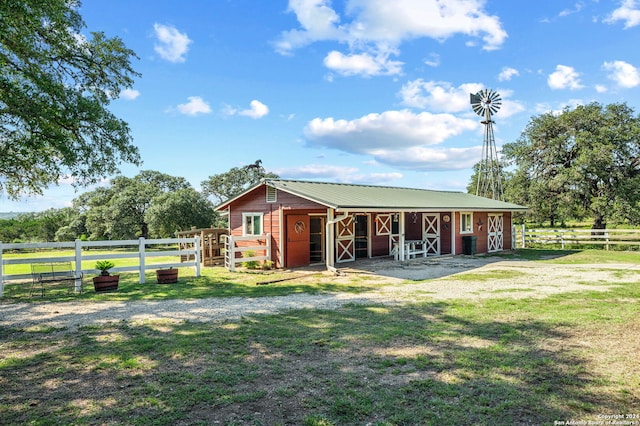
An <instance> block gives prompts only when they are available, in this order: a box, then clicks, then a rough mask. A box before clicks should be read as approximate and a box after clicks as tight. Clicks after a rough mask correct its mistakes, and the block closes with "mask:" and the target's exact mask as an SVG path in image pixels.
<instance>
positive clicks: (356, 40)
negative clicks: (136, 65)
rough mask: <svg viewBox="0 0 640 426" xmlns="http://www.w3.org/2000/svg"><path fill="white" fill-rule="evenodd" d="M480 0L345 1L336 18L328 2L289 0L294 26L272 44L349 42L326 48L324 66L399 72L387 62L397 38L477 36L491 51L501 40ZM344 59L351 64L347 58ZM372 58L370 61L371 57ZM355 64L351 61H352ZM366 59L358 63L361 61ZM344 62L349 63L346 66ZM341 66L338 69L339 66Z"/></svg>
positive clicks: (285, 50)
mask: <svg viewBox="0 0 640 426" xmlns="http://www.w3.org/2000/svg"><path fill="white" fill-rule="evenodd" d="M484 3H485V2H484V1H483V0H395V1H393V2H390V1H389V0H350V1H348V2H347V4H346V7H345V14H344V16H340V15H339V14H338V13H337V12H336V10H334V9H333V8H332V7H331V2H330V1H329V0H289V9H288V11H289V12H293V13H295V15H296V17H297V19H298V22H299V24H300V28H299V29H292V30H289V31H285V32H283V33H282V34H281V35H280V37H279V39H278V40H277V41H276V42H275V43H274V45H275V49H276V50H277V51H278V52H279V53H281V54H291V53H292V52H293V51H294V50H295V49H298V48H301V47H303V46H306V45H309V44H311V43H314V42H317V41H337V42H340V43H345V44H347V45H348V46H349V49H350V52H349V53H340V55H341V56H338V55H336V53H338V52H335V53H334V52H332V53H331V54H329V55H332V56H329V55H328V56H327V59H325V65H327V66H330V65H331V64H334V65H335V62H334V61H338V65H341V66H342V67H347V69H348V70H350V71H349V72H344V74H345V75H355V74H363V75H374V74H371V73H366V72H361V73H358V72H356V70H357V69H358V66H359V67H364V69H365V70H371V69H375V65H376V64H377V65H378V66H381V68H380V69H381V70H384V72H383V73H385V74H394V73H398V72H399V71H400V69H399V68H400V66H401V65H402V63H401V62H394V61H389V59H388V57H389V55H390V54H398V52H397V49H398V47H399V46H400V45H401V44H402V42H403V41H406V40H412V39H416V38H422V37H428V38H432V39H436V40H439V41H442V40H445V39H447V38H449V37H453V36H455V35H458V34H463V35H466V36H467V37H471V38H473V39H481V40H482V42H483V49H485V50H495V49H498V48H500V47H501V46H502V44H503V43H504V41H505V40H506V38H507V33H506V31H505V30H504V29H503V28H502V24H501V23H500V19H499V18H498V17H497V16H492V15H488V14H487V13H486V12H485V10H484ZM347 59H350V60H351V61H352V62H349V61H347ZM372 59H375V60H374V61H372ZM354 61H355V62H356V63H353V62H354ZM363 61H365V62H368V63H367V64H362V62H363ZM349 65H350V66H349ZM340 69H344V68H340Z"/></svg>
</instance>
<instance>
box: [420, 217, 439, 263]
mask: <svg viewBox="0 0 640 426" xmlns="http://www.w3.org/2000/svg"><path fill="white" fill-rule="evenodd" d="M422 239H423V240H424V242H425V245H426V246H425V249H426V250H427V256H428V255H436V256H439V255H440V214H426V213H423V214H422Z"/></svg>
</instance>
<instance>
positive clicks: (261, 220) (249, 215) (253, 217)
mask: <svg viewBox="0 0 640 426" xmlns="http://www.w3.org/2000/svg"><path fill="white" fill-rule="evenodd" d="M248 218H251V229H250V230H249V229H247V219H248ZM256 218H258V221H259V223H260V233H259V234H256V233H254V229H255V220H256ZM263 230H264V213H260V212H245V213H242V236H243V237H249V236H253V235H262V233H263ZM249 231H251V232H249Z"/></svg>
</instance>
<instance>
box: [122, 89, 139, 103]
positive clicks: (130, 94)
mask: <svg viewBox="0 0 640 426" xmlns="http://www.w3.org/2000/svg"><path fill="white" fill-rule="evenodd" d="M138 96H140V92H139V91H137V90H135V89H124V90H123V91H122V92H120V97H121V98H122V99H126V100H128V101H132V100H134V99H136V98H137V97H138Z"/></svg>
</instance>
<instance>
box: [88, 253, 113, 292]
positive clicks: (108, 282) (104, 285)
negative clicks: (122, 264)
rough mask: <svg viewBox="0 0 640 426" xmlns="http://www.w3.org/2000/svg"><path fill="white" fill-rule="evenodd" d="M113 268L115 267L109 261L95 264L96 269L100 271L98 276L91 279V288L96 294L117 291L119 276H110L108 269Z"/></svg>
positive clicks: (99, 261) (100, 261)
mask: <svg viewBox="0 0 640 426" xmlns="http://www.w3.org/2000/svg"><path fill="white" fill-rule="evenodd" d="M114 266H116V265H115V263H113V262H112V261H110V260H98V261H97V262H96V269H97V270H99V271H100V275H98V276H97V277H93V288H94V289H95V291H96V293H100V292H104V291H113V290H117V289H118V284H119V283H120V275H111V274H110V273H109V269H111V268H113V267H114Z"/></svg>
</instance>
